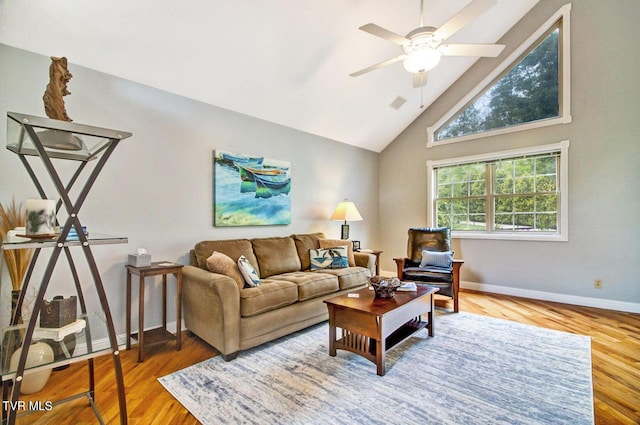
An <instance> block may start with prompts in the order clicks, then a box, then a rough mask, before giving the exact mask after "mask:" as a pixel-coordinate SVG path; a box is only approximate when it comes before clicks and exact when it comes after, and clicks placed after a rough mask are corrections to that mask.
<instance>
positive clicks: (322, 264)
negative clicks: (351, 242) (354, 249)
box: [309, 246, 349, 271]
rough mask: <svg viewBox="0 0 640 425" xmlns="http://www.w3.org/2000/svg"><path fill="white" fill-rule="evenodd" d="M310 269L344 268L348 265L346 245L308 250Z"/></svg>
mask: <svg viewBox="0 0 640 425" xmlns="http://www.w3.org/2000/svg"><path fill="white" fill-rule="evenodd" d="M309 260H310V261H311V270H312V271H315V270H322V269H344V268H346V267H349V260H348V259H347V247H346V246H336V247H333V248H319V249H311V250H309Z"/></svg>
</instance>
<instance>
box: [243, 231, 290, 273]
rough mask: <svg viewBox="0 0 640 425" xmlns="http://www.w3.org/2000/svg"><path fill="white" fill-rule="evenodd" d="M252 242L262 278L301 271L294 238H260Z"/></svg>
mask: <svg viewBox="0 0 640 425" xmlns="http://www.w3.org/2000/svg"><path fill="white" fill-rule="evenodd" d="M251 242H252V243H253V252H254V253H255V255H256V258H257V259H258V264H259V265H260V277H261V278H265V277H269V276H273V275H276V274H281V273H288V272H296V271H300V258H298V252H297V251H296V244H295V243H294V242H293V239H292V238H289V237H287V238H260V239H253V240H252V241H251Z"/></svg>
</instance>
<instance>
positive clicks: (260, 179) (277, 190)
mask: <svg viewBox="0 0 640 425" xmlns="http://www.w3.org/2000/svg"><path fill="white" fill-rule="evenodd" d="M254 181H255V183H256V198H270V197H272V196H277V195H287V194H289V191H290V190H291V177H290V176H288V175H287V174H273V175H260V174H254Z"/></svg>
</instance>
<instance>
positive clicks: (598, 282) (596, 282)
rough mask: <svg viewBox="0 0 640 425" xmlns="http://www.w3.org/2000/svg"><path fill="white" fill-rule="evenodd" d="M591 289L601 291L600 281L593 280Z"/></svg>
mask: <svg viewBox="0 0 640 425" xmlns="http://www.w3.org/2000/svg"><path fill="white" fill-rule="evenodd" d="M593 287H594V288H596V289H602V279H594V280H593Z"/></svg>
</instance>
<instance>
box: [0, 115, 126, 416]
mask: <svg viewBox="0 0 640 425" xmlns="http://www.w3.org/2000/svg"><path fill="white" fill-rule="evenodd" d="M51 135H53V136H54V137H56V138H59V137H60V136H65V137H74V138H76V140H80V141H81V142H82V149H79V150H66V149H59V148H54V147H51V146H48V145H47V141H46V138H47V137H50V136H51ZM130 136H131V133H127V132H122V131H116V130H108V129H104V128H99V127H93V126H87V125H82V124H76V123H70V122H66V121H58V120H52V119H48V118H41V117H34V116H30V115H25V114H19V113H15V112H8V113H7V149H9V150H10V151H12V152H14V153H16V154H17V155H18V157H19V158H20V160H21V162H22V164H23V165H24V167H25V168H26V170H27V172H28V173H29V176H30V177H31V179H32V181H33V183H34V184H35V186H36V188H37V190H38V193H39V195H40V196H41V198H42V199H48V198H47V195H46V193H45V191H44V189H43V187H42V185H41V183H40V181H39V180H38V177H37V175H36V173H35V172H34V169H33V168H32V166H31V164H30V162H29V161H28V160H27V157H30V156H31V157H39V158H40V160H41V162H42V165H43V166H44V168H45V170H46V172H47V174H48V176H49V179H50V181H51V183H53V186H54V187H55V190H56V191H57V193H58V195H59V201H58V203H57V206H56V213H58V212H60V208H61V207H64V209H65V210H66V212H67V214H68V216H67V218H66V221H65V223H64V225H63V226H62V230H61V232H60V233H59V234H58V235H56V236H55V238H52V239H51V240H44V241H43V240H32V241H24V240H23V241H21V242H14V241H3V244H2V249H27V248H34V254H33V258H32V260H31V263H30V265H29V268H28V270H27V273H26V275H25V279H24V282H23V286H22V291H21V294H20V298H19V299H18V303H17V308H16V310H15V315H14V317H12V318H11V325H16V322H17V319H18V316H19V314H20V311H21V309H22V304H23V302H24V295H25V294H26V292H27V288H28V286H29V284H30V281H31V278H32V275H33V271H34V269H35V265H36V262H37V261H38V258H39V257H40V253H41V250H42V249H44V248H47V249H52V251H51V255H50V256H49V260H48V263H47V266H46V268H45V270H44V273H43V275H42V281H41V282H40V286H39V288H38V293H37V296H36V299H35V302H34V307H33V312H32V314H31V317H30V319H29V322H28V324H27V325H26V330H25V334H24V339H23V342H22V344H23V346H26V347H28V346H30V345H31V342H32V337H33V332H34V329H35V328H36V321H37V318H38V316H39V313H40V311H41V309H42V307H43V304H44V299H45V295H46V292H47V288H48V287H49V283H50V279H51V275H52V273H53V270H54V268H55V266H56V264H57V262H58V260H59V257H60V255H61V254H62V253H63V252H64V254H65V257H66V258H67V262H68V264H69V268H70V270H71V274H72V276H73V280H74V283H75V288H76V292H77V295H78V301H79V304H80V309H81V312H82V315H83V317H84V316H86V315H87V314H88V312H87V307H86V304H85V299H84V295H83V291H82V285H81V284H80V278H79V276H78V273H77V269H76V265H75V263H74V260H73V257H72V254H71V250H70V247H73V246H79V247H81V249H82V251H83V253H84V257H85V260H86V263H87V265H88V267H89V270H90V273H91V276H92V278H93V283H94V286H95V290H96V292H97V295H98V298H99V301H100V305H101V308H102V312H103V313H104V321H105V324H106V329H107V334H108V337H109V345H110V350H111V355H112V358H113V367H114V372H115V380H116V385H117V392H118V403H119V410H120V424H127V406H126V397H125V387H124V378H123V374H122V365H121V360H120V350H119V346H118V341H117V339H116V333H115V329H114V326H113V319H112V316H111V310H110V309H109V304H108V302H107V296H106V293H105V291H104V286H103V284H102V279H101V276H100V273H99V272H98V267H97V264H96V261H95V258H94V256H93V253H92V250H91V247H92V246H93V245H103V244H112V243H127V242H128V240H127V238H126V237H115V236H113V237H112V236H107V235H93V234H92V235H91V237H88V236H87V235H85V234H84V232H83V230H82V223H81V222H80V219H79V217H78V213H79V212H80V209H81V207H82V205H83V204H84V202H85V200H86V198H87V195H88V193H89V191H90V190H91V188H92V186H93V184H94V183H95V181H96V178H97V177H98V175H99V174H100V172H101V171H102V169H103V167H104V165H105V163H106V162H107V160H108V159H109V157H110V156H111V154H112V153H113V151H114V149H115V148H116V147H117V145H118V143H119V142H120V141H122V140H123V139H126V138H127V137H130ZM85 138H86V139H90V140H91V141H92V142H93V145H87V144H85V141H84V140H83V139H85ZM43 139H45V140H43ZM52 159H61V160H70V161H77V162H78V167H77V169H76V171H75V173H73V175H72V177H71V178H70V179H69V181H68V182H67V184H66V185H65V184H64V183H63V182H62V180H61V178H60V175H59V173H58V172H57V170H56V167H55V165H54V163H53V162H52ZM94 160H95V161H96V162H95V163H94V164H95V165H94V167H93V168H92V169H90V171H88V173H89V174H88V176H87V178H86V181H85V183H84V186H82V188H81V189H80V190H79V193H78V195H77V198H76V199H75V201H73V200H72V199H71V194H70V192H71V189H72V187H73V185H74V184H75V183H76V182H77V181H78V178H79V177H80V176H81V174H82V172H83V171H84V170H85V168H86V165H87V164H88V163H89V162H90V161H94ZM72 227H73V228H75V230H76V233H77V240H71V241H68V240H67V239H68V235H69V231H70V229H71V228H72ZM85 332H86V343H87V354H85V355H81V356H79V357H78V358H77V359H72V360H69V359H65V360H63V361H61V362H59V364H58V363H56V362H54V363H51V364H49V365H47V367H55V366H56V365H61V364H68V363H70V362H73V361H80V360H85V359H86V360H87V361H88V368H89V390H88V391H86V392H83V393H80V394H77V395H74V396H71V397H68V398H66V399H64V400H60V401H58V402H56V403H54V404H58V403H62V402H66V401H71V400H74V399H77V398H80V397H83V396H86V397H87V398H88V401H89V403H90V405H91V407H92V408H93V410H94V412H95V414H96V417H97V418H98V420H99V421H100V423H103V421H102V418H101V417H100V414H99V412H98V410H97V408H96V406H95V403H94V401H95V380H94V367H93V358H94V357H97V356H99V355H104V354H105V350H96V351H94V350H93V346H92V341H91V334H90V326H89V321H88V323H87V328H86V330H85ZM27 355H28V350H22V352H21V355H20V359H19V361H18V366H17V368H16V370H15V371H8V373H6V374H3V375H2V381H3V382H2V385H3V401H5V400H7V399H9V398H10V401H11V402H12V403H11V404H10V406H17V405H18V404H17V401H18V400H19V397H20V386H21V383H22V379H23V376H24V373H25V368H26V361H27ZM11 382H12V384H13V385H10V383H11ZM4 404H5V403H3V405H4ZM2 413H3V423H7V424H14V423H15V421H16V418H17V415H18V412H17V410H16V409H11V408H8V409H6V410H5V409H3V412H2ZM21 413H24V412H21Z"/></svg>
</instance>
